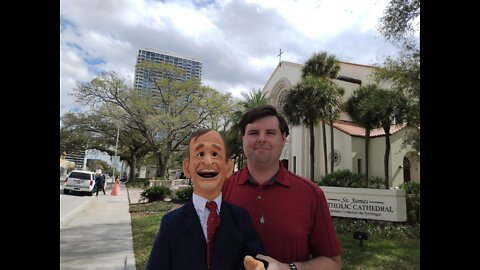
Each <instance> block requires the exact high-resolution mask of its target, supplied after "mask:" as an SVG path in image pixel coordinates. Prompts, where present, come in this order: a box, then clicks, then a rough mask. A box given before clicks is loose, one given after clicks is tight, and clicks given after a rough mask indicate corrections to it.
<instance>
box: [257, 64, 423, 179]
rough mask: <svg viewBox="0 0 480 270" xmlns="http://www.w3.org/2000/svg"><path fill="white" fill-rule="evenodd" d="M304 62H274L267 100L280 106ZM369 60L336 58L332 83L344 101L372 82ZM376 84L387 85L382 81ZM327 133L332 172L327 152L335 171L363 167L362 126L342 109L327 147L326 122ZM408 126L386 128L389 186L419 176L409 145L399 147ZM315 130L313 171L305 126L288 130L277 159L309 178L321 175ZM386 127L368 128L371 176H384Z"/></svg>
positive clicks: (320, 137) (317, 129)
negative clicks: (335, 76) (355, 61)
mask: <svg viewBox="0 0 480 270" xmlns="http://www.w3.org/2000/svg"><path fill="white" fill-rule="evenodd" d="M302 67H303V65H301V64H297V63H291V62H285V61H282V62H281V64H279V65H277V68H276V69H275V70H274V71H273V73H272V75H271V76H270V78H269V80H268V81H267V83H266V84H265V86H264V88H263V91H264V92H267V93H268V96H270V97H271V103H272V105H274V106H275V107H276V108H277V109H279V108H281V107H282V104H283V102H284V99H285V97H286V95H287V93H288V91H289V89H290V88H291V87H292V86H294V85H295V84H297V83H298V82H299V81H300V80H301V74H302ZM373 71H374V68H373V67H371V66H365V65H359V64H353V63H346V62H340V71H339V74H338V79H335V80H334V81H335V83H337V84H338V85H339V86H341V87H342V88H344V89H345V94H344V95H343V100H344V101H346V100H347V99H348V98H350V96H351V95H352V93H353V91H354V90H356V89H357V88H358V87H359V86H360V85H365V84H370V83H374V81H373V78H372V76H371V75H372V74H373ZM380 87H384V88H386V89H388V88H389V87H388V85H386V84H385V83H382V84H380ZM325 124H326V126H327V128H326V137H327V142H328V143H327V153H328V155H327V158H328V161H327V162H328V167H329V173H330V156H331V155H334V171H337V170H342V169H343V170H345V169H348V170H350V171H352V172H353V173H365V160H364V159H365V129H364V128H363V127H361V126H360V125H358V124H356V123H354V122H353V121H352V119H351V118H350V116H349V115H348V114H347V113H346V112H342V114H341V117H340V119H338V120H336V121H334V123H333V127H334V129H333V133H334V147H335V149H333V150H332V149H330V148H331V147H330V128H329V123H328V122H327V123H325ZM405 132H408V129H407V128H404V127H403V126H399V125H394V126H392V127H391V129H390V147H391V149H390V156H389V167H388V173H389V187H398V186H399V185H400V184H402V183H404V182H408V181H416V182H420V160H419V158H418V156H417V155H416V153H415V152H414V151H413V150H412V149H408V148H407V149H405V148H403V147H402V143H403V138H404V135H405ZM314 134H315V141H316V143H315V150H314V151H315V172H314V176H313V177H310V176H309V174H310V153H309V149H310V148H309V147H310V143H309V141H310V136H309V131H308V129H307V128H306V127H303V126H290V135H289V136H288V138H287V143H286V144H285V147H284V149H283V152H282V155H281V157H280V159H282V160H283V163H284V164H285V165H286V166H287V167H288V169H289V170H290V171H292V172H294V173H296V174H298V175H301V176H303V177H305V178H307V179H311V178H313V179H312V180H315V181H319V180H321V178H322V177H323V176H325V163H324V155H323V134H322V130H321V125H320V124H319V125H317V126H316V127H315V129H314ZM384 154H385V133H384V131H383V129H382V128H376V129H373V130H371V131H370V145H369V177H374V176H378V177H382V178H383V177H384Z"/></svg>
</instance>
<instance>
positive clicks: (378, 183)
mask: <svg viewBox="0 0 480 270" xmlns="http://www.w3.org/2000/svg"><path fill="white" fill-rule="evenodd" d="M368 188H378V189H384V188H385V180H384V179H383V177H380V176H373V177H370V179H368Z"/></svg>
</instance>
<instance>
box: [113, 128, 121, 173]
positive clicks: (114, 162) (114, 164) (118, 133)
mask: <svg viewBox="0 0 480 270" xmlns="http://www.w3.org/2000/svg"><path fill="white" fill-rule="evenodd" d="M119 135H120V125H117V142H116V143H115V156H114V157H113V159H112V163H113V166H112V167H113V172H112V174H113V175H112V177H113V179H115V166H116V165H117V162H116V161H117V148H118V136H119Z"/></svg>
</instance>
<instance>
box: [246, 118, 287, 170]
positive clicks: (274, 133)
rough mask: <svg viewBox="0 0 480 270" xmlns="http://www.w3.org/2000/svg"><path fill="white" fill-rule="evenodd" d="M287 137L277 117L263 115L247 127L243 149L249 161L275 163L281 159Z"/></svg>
mask: <svg viewBox="0 0 480 270" xmlns="http://www.w3.org/2000/svg"><path fill="white" fill-rule="evenodd" d="M285 139H286V136H284V135H282V133H281V132H280V127H279V122H278V119H277V117H275V116H267V117H263V118H260V119H257V120H255V121H254V122H253V123H250V124H247V126H246V127H245V135H244V136H243V151H244V152H245V155H246V156H247V159H248V162H249V163H255V164H258V165H270V164H274V163H277V162H278V160H279V159H280V155H281V154H282V150H283V146H284V145H285Z"/></svg>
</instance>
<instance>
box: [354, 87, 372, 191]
mask: <svg viewBox="0 0 480 270" xmlns="http://www.w3.org/2000/svg"><path fill="white" fill-rule="evenodd" d="M377 89H378V87H377V86H376V85H373V84H369V85H365V86H360V87H359V88H358V89H357V90H355V91H354V92H353V94H352V96H351V97H350V98H349V99H348V100H347V102H346V111H347V112H348V114H349V115H350V117H352V119H353V121H355V122H356V123H358V124H360V125H361V126H363V127H364V128H365V187H368V165H369V164H368V159H369V158H368V157H369V151H368V148H369V147H368V146H369V144H370V130H371V129H372V128H374V127H375V125H376V123H378V119H377V118H376V117H377V112H376V111H375V106H373V105H372V103H373V102H372V100H373V97H374V92H375V91H377Z"/></svg>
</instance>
